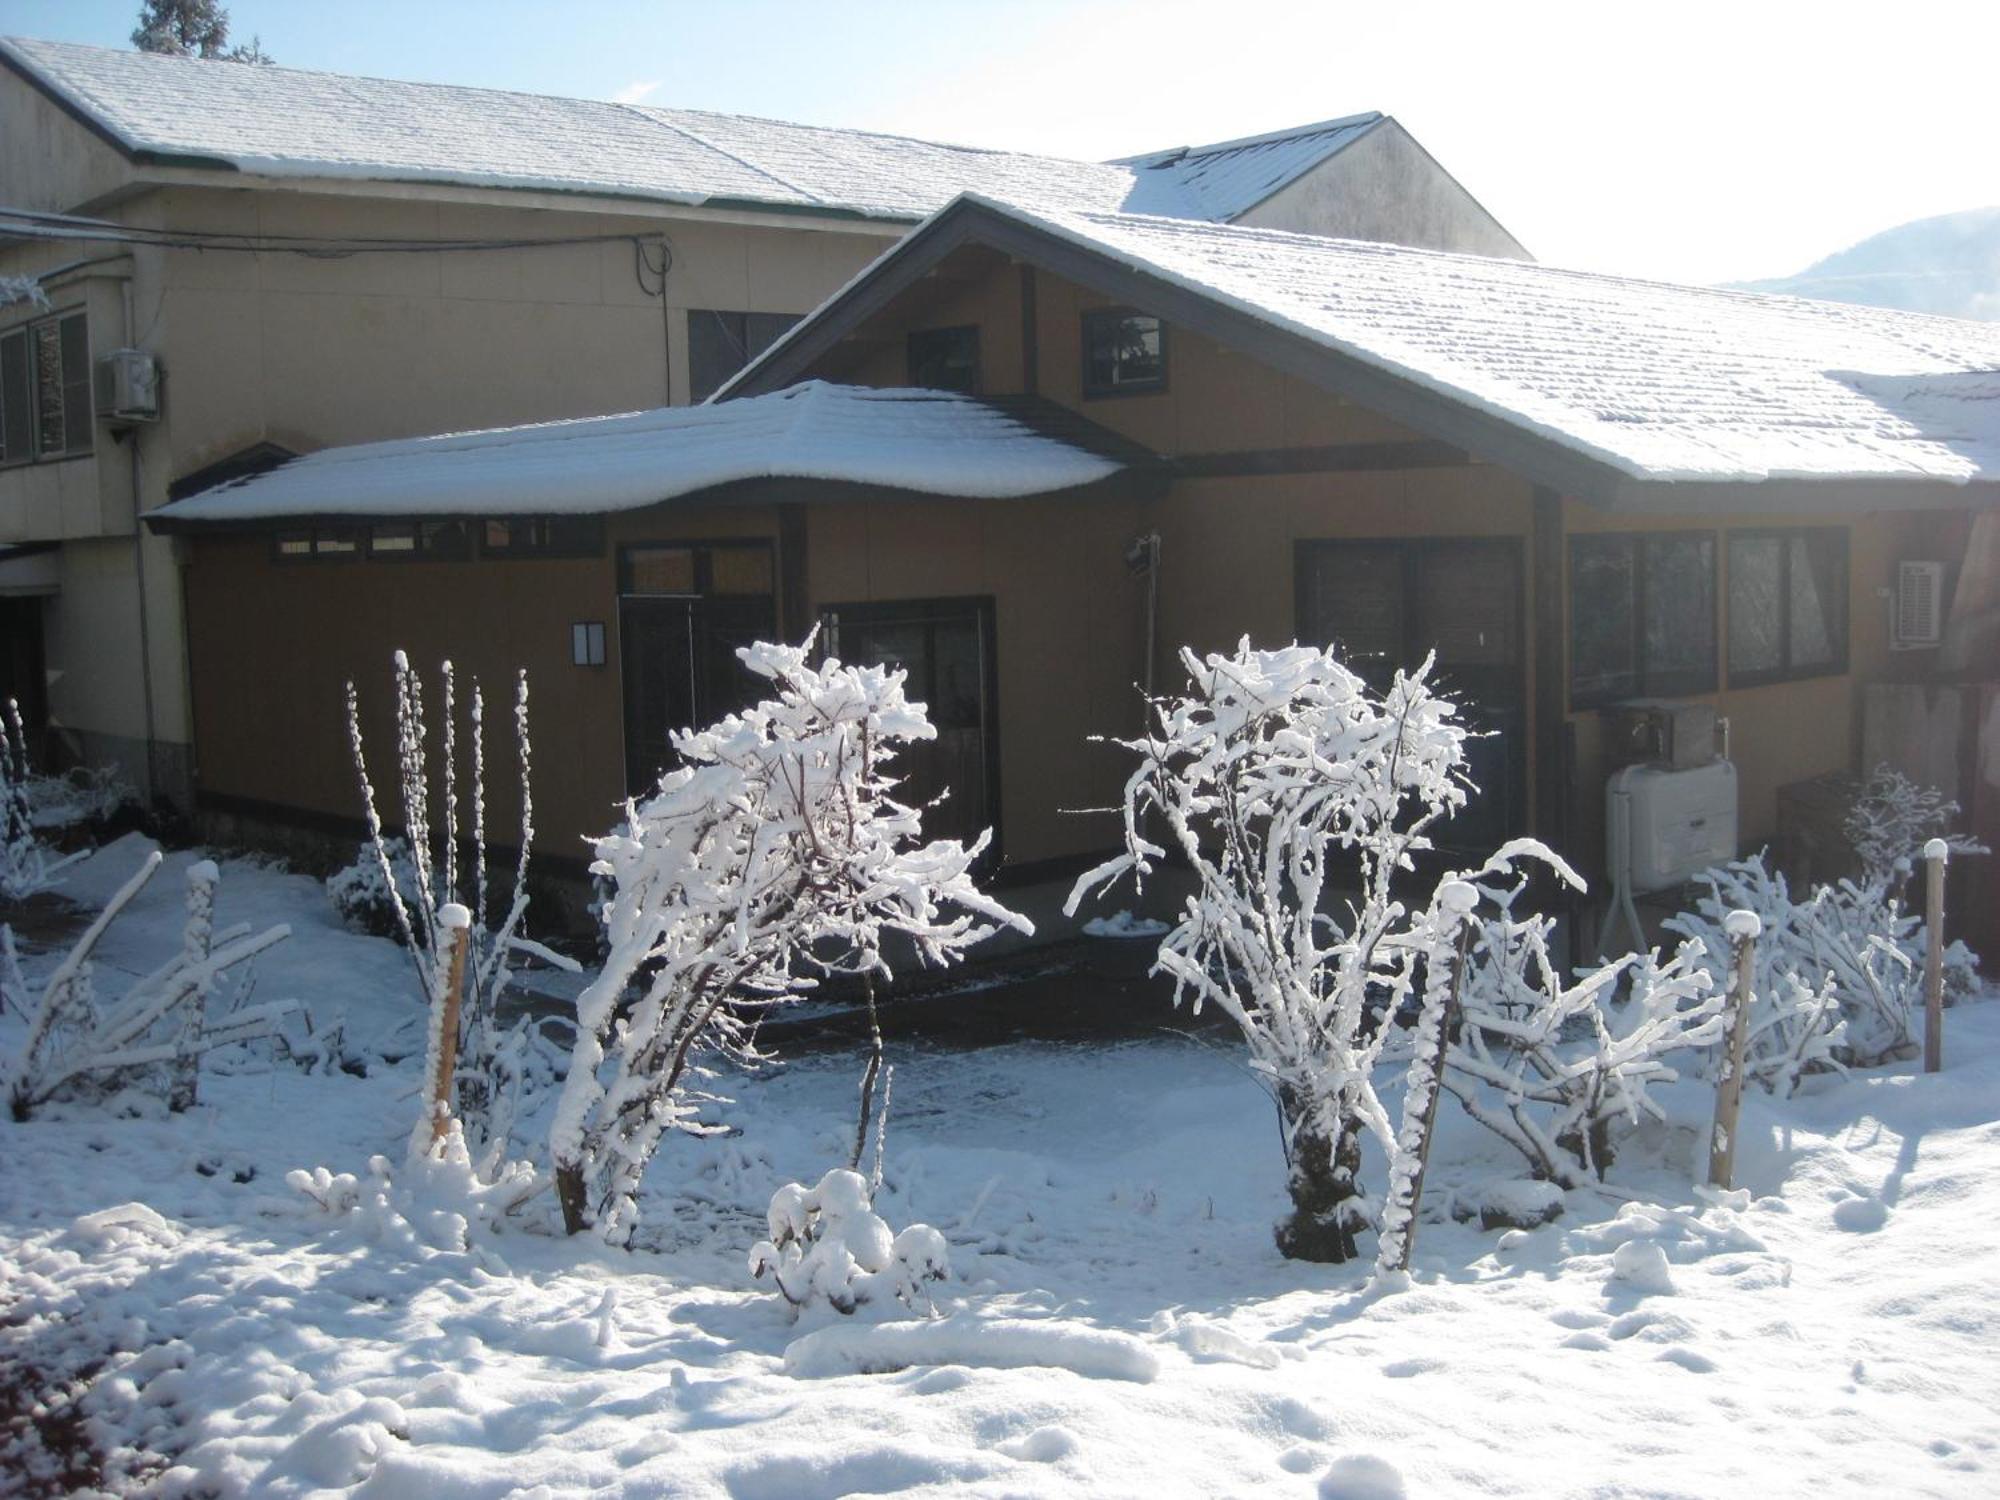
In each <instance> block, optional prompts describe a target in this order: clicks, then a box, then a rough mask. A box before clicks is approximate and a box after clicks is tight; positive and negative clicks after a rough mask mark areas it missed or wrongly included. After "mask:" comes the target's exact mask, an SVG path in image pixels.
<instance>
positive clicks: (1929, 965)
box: [1924, 839, 1951, 1073]
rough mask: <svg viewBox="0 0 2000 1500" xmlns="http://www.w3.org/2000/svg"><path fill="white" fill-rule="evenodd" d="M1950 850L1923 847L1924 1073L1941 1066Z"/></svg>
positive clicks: (1939, 842)
mask: <svg viewBox="0 0 2000 1500" xmlns="http://www.w3.org/2000/svg"><path fill="white" fill-rule="evenodd" d="M1950 857H1951V846H1950V845H1949V844H1947V843H1946V842H1945V841H1944V840H1943V839H1932V840H1931V841H1930V842H1929V843H1928V844H1926V845H1924V929H1925V933H1926V935H1927V941H1926V942H1925V944H1924V1071H1925V1072H1926V1073H1935V1072H1937V1071H1938V1070H1939V1069H1940V1068H1942V1067H1943V1066H1944V865H1945V861H1946V860H1947V859H1948V858H1950Z"/></svg>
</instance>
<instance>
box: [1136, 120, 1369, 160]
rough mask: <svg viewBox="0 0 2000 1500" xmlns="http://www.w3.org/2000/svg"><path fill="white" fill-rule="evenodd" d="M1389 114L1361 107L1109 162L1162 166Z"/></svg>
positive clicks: (1363, 122)
mask: <svg viewBox="0 0 2000 1500" xmlns="http://www.w3.org/2000/svg"><path fill="white" fill-rule="evenodd" d="M1388 118H1389V117H1388V116H1387V115H1386V114H1384V113H1383V112H1382V111H1381V110H1379V109H1365V110H1361V111H1359V112H1358V113H1356V114H1351V115H1341V116H1339V117H1338V118H1336V119H1332V120H1317V121H1314V122H1313V123H1312V124H1310V125H1294V126H1292V127H1290V128H1289V129H1283V130H1267V131H1264V132H1263V133H1261V134H1259V135H1245V136H1238V137H1237V138H1236V139H1235V140H1231V141H1211V142H1209V143H1208V144H1207V145H1205V146H1168V147H1166V148H1165V149H1164V150H1160V151H1142V152H1140V153H1138V154H1137V155H1136V156H1114V157H1111V158H1109V165H1112V166H1119V167H1141V166H1144V167H1150V166H1163V165H1165V164H1167V163H1169V162H1176V161H1182V160H1185V159H1186V158H1188V157H1194V156H1216V155H1220V154H1221V153H1222V152H1225V151H1241V150H1244V149H1246V148H1248V147H1251V146H1271V145H1276V144H1277V143H1278V142H1279V141H1293V140H1300V139H1302V138H1304V137H1306V136H1309V135H1325V134H1328V133H1330V132H1332V131H1335V130H1347V129H1351V128H1353V127H1354V126H1357V125H1374V124H1377V123H1378V122H1380V121H1382V120H1386V119H1388Z"/></svg>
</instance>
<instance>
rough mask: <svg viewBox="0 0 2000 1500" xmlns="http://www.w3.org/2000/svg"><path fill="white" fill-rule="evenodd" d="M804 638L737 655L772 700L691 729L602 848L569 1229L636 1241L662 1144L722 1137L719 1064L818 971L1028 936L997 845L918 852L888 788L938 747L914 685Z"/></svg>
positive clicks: (561, 1144) (560, 1165) (569, 1134)
mask: <svg viewBox="0 0 2000 1500" xmlns="http://www.w3.org/2000/svg"><path fill="white" fill-rule="evenodd" d="M810 645H811V642H810V641H808V643H807V645H806V646H804V647H796V646H781V645H770V644H764V643H759V644H757V645H754V646H749V647H746V648H744V649H743V650H742V651H740V652H739V653H738V655H739V656H741V657H742V659H743V662H744V665H745V666H747V667H748V668H749V669H750V670H751V671H752V672H753V673H755V674H756V675H758V676H759V677H761V678H764V679H765V680H766V681H768V682H769V683H770V684H771V693H772V696H771V697H769V698H767V699H766V700H765V701H763V702H761V703H759V704H757V705H756V706H755V707H752V708H749V709H746V710H744V711H743V712H742V713H740V714H732V715H730V716H728V717H727V718H725V719H723V720H721V721H720V722H718V723H716V724H715V725H713V726H711V727H710V728H708V729H705V730H700V731H695V732H687V733H683V734H680V735H677V736H676V737H675V740H674V748H675V750H676V751H677V752H678V753H679V755H680V756H681V759H682V761H683V764H682V766H681V767H680V768H679V769H678V770H675V771H672V772H670V773H668V774H667V775H665V776H663V777H662V778H661V780H660V785H659V789H658V791H656V792H655V793H654V794H653V795H652V796H650V797H648V798H647V799H645V800H644V801H643V802H639V803H636V804H628V807H627V813H626V822H625V824H624V826H623V827H621V828H620V829H618V830H617V831H616V832H614V833H611V834H609V835H607V836H606V837H604V838H601V839H599V840H597V843H596V852H597V860H596V863H595V865H594V866H593V869H594V870H595V871H596V872H597V873H598V874H600V875H602V876H604V877H605V878H606V879H607V880H608V881H609V882H610V883H611V894H610V898H609V900H608V902H607V904H606V906H605V908H604V921H605V928H606V934H607V937H608V940H609V944H610V957H609V959H608V960H607V962H606V963H605V966H604V969H603V971H602V972H601V973H600V974H599V975H598V977H597V979H596V980H595V981H593V982H592V983H591V985H590V986H589V988H588V989H586V990H585V991H584V993H583V994H582V995H581V996H580V997H579V998H578V1001H577V1042H576V1052H575V1055H574V1057H573V1058H572V1059H571V1062H570V1068H569V1077H568V1081H567V1082H566V1084H565V1085H564V1089H563V1096H562V1101H561V1104H560V1106H559V1107H558V1111H557V1117H556V1121H555V1125H554V1131H553V1135H552V1141H551V1145H552V1152H551V1154H552V1156H553V1159H554V1161H555V1165H556V1172H557V1191H558V1196H559V1198H560V1200H561V1203H562V1208H563V1217H564V1221H565V1224H566V1226H567V1227H568V1228H569V1230H570V1232H571V1233H576V1232H578V1231H580V1230H581V1229H583V1228H585V1227H586V1226H592V1225H594V1226H595V1227H596V1228H597V1229H598V1231H599V1232H600V1233H601V1234H603V1235H604V1237H605V1238H606V1239H607V1240H610V1241H611V1242H613V1243H623V1242H624V1241H625V1240H626V1239H627V1238H628V1237H629V1235H630V1233H631V1229H632V1225H633V1223H634V1221H635V1218H636V1215H637V1194H638V1189H639V1181H640V1178H641V1176H642V1175H643V1174H644V1172H645V1169H646V1165H647V1163H648V1162H649V1161H650V1160H651V1159H652V1156H653V1153H654V1151H655V1150H656V1149H657V1148H658V1146H659V1143H660V1141H661V1140H662V1139H663V1138H664V1136H665V1135H666V1134H667V1133H668V1132H669V1131H674V1130H683V1131H693V1132H700V1131H703V1130H704V1129H706V1128H707V1126H706V1125H705V1124H704V1123H703V1121H702V1119H701V1107H702V1106H703V1105H704V1104H705V1103H707V1102H709V1098H708V1096H707V1095H705V1094H704V1093H703V1092H702V1090H701V1088H700V1087H699V1085H700V1084H701V1082H702V1081H703V1079H704V1078H705V1077H706V1065H707V1064H708V1063H709V1062H710V1061H712V1060H714V1059H716V1058H717V1057H731V1056H734V1057H741V1056H744V1055H746V1054H748V1052H749V1051H750V1045H751V1042H750V1032H751V1028H752V1023H753V1021H754V1019H755V1017H756V1016H757V1015H759V1014H760V1013H761V1011H762V1010H763V1009H764V1008H765V1007H768V1006H770V1005H773V1004H776V1003H780V1002H782V1001H784V1000H786V999H789V998H792V997H793V996H795V995H796V994H797V993H798V992H799V991H800V990H802V989H805V988H808V987H810V986H811V985H812V984H814V983H815V982H816V978H817V977H818V976H822V975H828V974H852V975H869V974H873V975H879V976H882V977H885V978H886V977H888V976H889V974H890V966H889V963H888V960H887V958H886V957H885V954H884V943H885V940H891V941H894V942H896V943H898V944H899V945H900V946H901V947H903V948H906V949H907V950H908V951H909V952H910V953H911V954H912V955H913V957H914V958H915V959H916V960H917V961H918V962H920V963H926V964H933V963H934V964H948V963H951V962H953V961H954V960H956V959H958V958H960V957H962V956H963V954H964V953H965V951H966V950H967V949H968V948H970V947H971V946H972V945H973V944H974V943H977V942H979V941H980V940H981V939H983V938H985V937H987V936H989V935H990V934H991V933H993V932H994V931H995V930H996V929H997V928H1000V927H1012V928H1015V929H1018V930H1020V931H1023V932H1027V931H1032V928H1031V927H1030V925H1029V923H1028V922H1027V920H1026V919H1025V918H1023V917H1020V916H1017V915H1016V914H1015V913H1013V912H1010V911H1008V910H1007V909H1006V908H1005V907H1004V906H1001V905H1000V904H999V903H998V902H996V901H993V900H991V899H990V898H988V897H987V896H985V895H984V894H983V893H981V891H980V890H979V888H978V887H977V886H976V885H975V884H974V883H973V879H972V868H973V864H974V862H975V861H976V860H977V858H978V857H979V854H980V852H981V850H982V849H984V847H985V844H986V835H981V837H980V838H979V839H978V840H977V841H976V842H974V843H973V844H972V845H971V846H970V847H967V846H965V845H963V844H961V843H960V842H959V841H957V840H956V839H941V840H935V841H932V842H928V843H926V842H923V818H922V810H921V809H919V808H914V807H910V806H907V805H905V804H903V803H901V802H898V801H897V800H896V798H895V796H894V793H895V789H896V782H895V779H894V777H893V776H892V775H891V774H890V764H891V761H892V759H893V755H894V751H895V747H896V746H897V745H899V744H902V743H905V742H908V741H912V740H921V739H929V738H931V737H933V736H934V735H935V734H936V730H935V729H934V728H933V727H932V725H931V723H930V720H929V718H928V716H927V715H926V713H925V711H924V707H923V705H922V704H919V703H912V702H910V701H909V700H908V699H907V698H905V697H904V695H903V681H904V674H903V673H902V672H901V671H892V670H888V669H885V668H881V667H860V666H845V665H843V664H841V663H840V662H838V661H832V660H829V661H827V662H825V663H823V664H822V665H820V666H819V667H817V668H815V667H813V666H812V665H810V664H809V659H808V655H807V652H808V649H809V648H810ZM607 1070H608V1074H609V1076H608V1077H606V1076H604V1075H605V1073H606V1072H607Z"/></svg>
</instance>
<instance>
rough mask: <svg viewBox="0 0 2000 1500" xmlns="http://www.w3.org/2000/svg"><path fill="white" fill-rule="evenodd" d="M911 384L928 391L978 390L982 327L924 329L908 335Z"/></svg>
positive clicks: (966, 391) (968, 391) (970, 391)
mask: <svg viewBox="0 0 2000 1500" xmlns="http://www.w3.org/2000/svg"><path fill="white" fill-rule="evenodd" d="M909 371H910V384H911V385H913V386H916V387H918V388H919V389H921V390H927V391H963V392H965V393H966V394H967V395H972V394H974V393H975V392H977V391H978V389H979V330H978V329H977V328H976V327H973V326H971V325H969V324H968V325H967V326H965V327H963V328H921V329H918V330H917V331H916V332H915V333H913V334H911V335H910V338H909Z"/></svg>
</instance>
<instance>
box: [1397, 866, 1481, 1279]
mask: <svg viewBox="0 0 2000 1500" xmlns="http://www.w3.org/2000/svg"><path fill="white" fill-rule="evenodd" d="M1452 884H1453V885H1454V886H1456V887H1457V889H1456V890H1452V889H1450V888H1447V890H1446V891H1445V892H1443V893H1442V895H1443V900H1442V902H1441V904H1442V905H1443V906H1444V908H1445V910H1446V911H1448V912H1450V913H1451V914H1452V915H1453V916H1455V917H1456V918H1457V919H1458V946H1457V951H1456V952H1455V953H1454V954H1453V955H1452V965H1451V979H1450V981H1449V984H1450V987H1449V988H1448V989H1447V990H1446V991H1445V996H1444V1014H1443V1015H1441V1016H1439V1017H1438V1034H1437V1052H1436V1054H1435V1056H1434V1057H1433V1058H1432V1061H1431V1069H1432V1071H1431V1097H1430V1102H1429V1103H1428V1104H1426V1105H1425V1106H1424V1135H1423V1140H1422V1142H1421V1143H1420V1144H1419V1145H1418V1147H1417V1170H1416V1172H1415V1173H1414V1174H1412V1176H1411V1178H1410V1222H1409V1223H1408V1224H1406V1225H1405V1226H1404V1227H1403V1253H1402V1256H1401V1257H1400V1258H1399V1259H1398V1260H1397V1262H1396V1269H1397V1270H1399V1271H1407V1270H1409V1269H1410V1257H1411V1255H1413V1254H1414V1253H1415V1251H1416V1248H1417V1210H1418V1209H1419V1208H1420V1207H1421V1206H1422V1205H1423V1201H1424V1173H1425V1171H1426V1170H1427V1169H1428V1168H1429V1167H1430V1164H1431V1137H1432V1136H1433V1135H1435V1134H1436V1133H1437V1117H1438V1096H1439V1095H1440V1094H1442V1093H1443V1092H1444V1057H1445V1053H1446V1052H1447V1051H1449V1050H1450V1048H1451V1021H1452V1016H1453V1014H1454V1013H1455V1012H1456V1011H1457V1009H1458V997H1459V996H1460V995H1461V994H1463V993H1464V992H1465V970H1466V967H1467V965H1468V964H1469V963H1470V962H1471V959H1472V936H1473V924H1472V907H1473V903H1474V902H1476V901H1478V899H1479V893H1478V892H1477V891H1476V890H1474V889H1473V888H1472V886H1471V885H1469V884H1467V883H1466V882H1464V881H1454V882H1453V883H1452ZM1461 893H1462V894H1461ZM1382 1024H1383V1025H1385V1026H1386V1025H1387V1024H1388V1019H1387V1018H1386V1017H1385V1018H1384V1019H1383V1023H1382Z"/></svg>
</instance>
